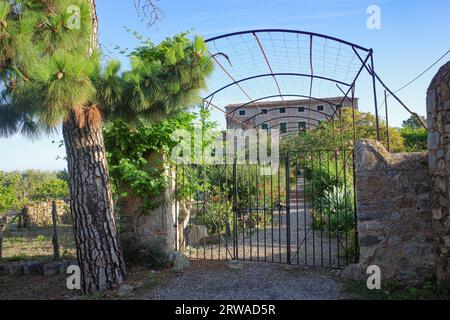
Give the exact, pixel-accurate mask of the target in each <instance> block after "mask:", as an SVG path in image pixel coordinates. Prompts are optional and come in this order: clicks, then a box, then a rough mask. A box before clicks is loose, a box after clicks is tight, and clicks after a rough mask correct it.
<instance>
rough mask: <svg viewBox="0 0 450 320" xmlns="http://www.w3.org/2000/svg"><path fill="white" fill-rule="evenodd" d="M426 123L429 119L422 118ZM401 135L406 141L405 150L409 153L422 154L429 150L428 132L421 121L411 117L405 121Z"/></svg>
mask: <svg viewBox="0 0 450 320" xmlns="http://www.w3.org/2000/svg"><path fill="white" fill-rule="evenodd" d="M421 118H422V120H423V121H424V122H425V123H426V122H427V119H426V118H425V117H421ZM400 134H401V136H402V137H403V140H404V141H405V149H406V151H407V152H420V151H426V150H427V149H428V130H427V129H425V128H424V127H423V126H422V124H421V123H420V122H419V120H418V119H417V118H416V117H414V116H411V117H410V118H409V119H408V120H406V121H403V126H402V128H401V129H400Z"/></svg>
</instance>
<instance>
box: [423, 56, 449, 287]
mask: <svg viewBox="0 0 450 320" xmlns="http://www.w3.org/2000/svg"><path fill="white" fill-rule="evenodd" d="M427 116H428V128H429V136H428V149H429V153H430V156H429V168H430V176H431V186H432V207H433V208H432V210H433V230H434V243H435V252H436V265H437V276H438V279H440V280H445V281H447V282H450V62H447V64H446V65H444V66H443V67H442V68H441V69H440V70H439V72H438V73H437V75H436V76H435V77H434V79H433V81H432V82H431V84H430V87H429V88H428V93H427Z"/></svg>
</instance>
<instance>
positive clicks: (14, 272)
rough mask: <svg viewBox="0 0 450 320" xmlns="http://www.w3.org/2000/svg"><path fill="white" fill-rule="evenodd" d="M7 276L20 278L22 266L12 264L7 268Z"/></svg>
mask: <svg viewBox="0 0 450 320" xmlns="http://www.w3.org/2000/svg"><path fill="white" fill-rule="evenodd" d="M9 274H10V275H11V276H22V275H23V265H21V264H12V265H10V266H9Z"/></svg>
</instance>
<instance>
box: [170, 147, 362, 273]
mask: <svg viewBox="0 0 450 320" xmlns="http://www.w3.org/2000/svg"><path fill="white" fill-rule="evenodd" d="M261 169H262V168H261V167H260V166H259V165H258V164H250V163H245V164H237V163H234V164H228V165H227V164H222V165H179V166H177V167H176V188H175V191H176V199H177V200H178V201H177V212H178V215H179V217H178V219H176V220H177V225H176V226H175V228H176V230H177V232H178V234H179V235H178V237H179V238H180V242H179V245H178V248H177V249H179V250H184V251H185V253H186V254H187V255H188V256H189V257H190V258H191V259H206V260H250V261H258V262H271V263H287V264H296V265H305V266H322V267H332V268H340V267H344V266H346V265H348V264H349V263H353V262H357V257H358V243H357V230H356V202H355V174H354V151H353V150H351V149H350V150H312V149H311V150H299V151H297V152H290V153H289V154H286V155H285V156H284V157H283V158H282V159H280V164H279V165H278V166H277V167H276V168H275V169H270V171H271V172H270V173H271V174H270V175H267V172H265V174H266V175H263V174H262V170H261ZM266 171H267V170H266ZM181 208H184V213H181V212H183V210H181ZM180 226H181V228H180Z"/></svg>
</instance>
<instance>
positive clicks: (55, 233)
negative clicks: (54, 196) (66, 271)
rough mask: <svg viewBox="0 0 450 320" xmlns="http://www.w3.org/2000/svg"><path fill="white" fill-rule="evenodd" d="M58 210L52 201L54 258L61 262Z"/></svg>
mask: <svg viewBox="0 0 450 320" xmlns="http://www.w3.org/2000/svg"><path fill="white" fill-rule="evenodd" d="M57 213H58V212H57V209H56V201H52V222H53V237H52V242H53V258H54V259H55V260H59V243H58V229H57V228H56V224H57V219H58V215H57Z"/></svg>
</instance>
